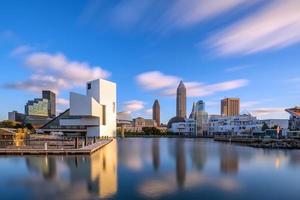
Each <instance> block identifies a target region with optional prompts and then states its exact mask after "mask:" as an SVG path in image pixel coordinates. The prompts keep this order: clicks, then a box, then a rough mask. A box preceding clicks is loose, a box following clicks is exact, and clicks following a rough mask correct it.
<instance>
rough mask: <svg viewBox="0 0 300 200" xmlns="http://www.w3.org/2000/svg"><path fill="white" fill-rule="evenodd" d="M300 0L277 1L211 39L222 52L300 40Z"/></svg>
mask: <svg viewBox="0 0 300 200" xmlns="http://www.w3.org/2000/svg"><path fill="white" fill-rule="evenodd" d="M299 10H300V1H298V0H285V1H282V0H273V1H269V2H268V4H267V5H266V6H263V7H262V8H261V9H260V10H259V11H257V12H255V13H254V14H251V15H250V16H248V17H247V18H245V19H243V20H241V21H239V22H237V23H235V24H233V25H232V26H230V27H228V28H227V29H226V30H224V31H222V32H219V33H218V34H216V35H214V36H213V37H211V38H210V39H209V43H210V44H211V46H212V47H213V48H214V49H215V50H216V52H217V53H218V54H219V55H230V54H252V53H256V52H260V51H266V50H273V49H280V48H284V47H287V46H290V45H293V44H296V43H299V42H300V12H299Z"/></svg>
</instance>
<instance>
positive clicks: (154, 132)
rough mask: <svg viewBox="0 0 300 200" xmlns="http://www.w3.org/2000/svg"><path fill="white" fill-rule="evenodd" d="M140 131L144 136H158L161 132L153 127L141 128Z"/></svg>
mask: <svg viewBox="0 0 300 200" xmlns="http://www.w3.org/2000/svg"><path fill="white" fill-rule="evenodd" d="M142 130H143V132H144V133H145V134H146V135H160V134H161V131H160V130H159V129H157V128H155V127H143V128H142Z"/></svg>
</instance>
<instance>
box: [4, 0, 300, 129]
mask: <svg viewBox="0 0 300 200" xmlns="http://www.w3.org/2000/svg"><path fill="white" fill-rule="evenodd" d="M95 2H96V1H88V2H84V1H78V2H75V3H72V7H71V8H70V7H69V5H70V2H68V1H65V2H61V3H60V4H59V5H60V6H59V8H58V7H57V4H58V1H48V2H43V3H41V2H38V1H31V3H21V2H14V1H10V2H4V3H2V6H1V8H0V11H1V12H0V17H1V18H2V19H6V20H1V22H0V27H1V29H0V44H1V54H0V66H1V67H2V69H3V70H4V72H5V73H2V75H1V79H0V86H1V87H0V92H1V93H2V94H3V95H2V96H1V97H2V98H1V104H0V109H1V113H0V119H1V120H3V119H6V118H7V113H8V112H9V111H12V110H17V111H19V112H23V106H24V104H25V103H26V102H27V100H28V99H33V98H34V97H36V96H37V94H39V93H40V92H41V91H42V90H53V91H54V92H55V93H57V103H58V108H57V110H58V111H59V112H62V111H64V110H65V109H66V108H68V105H67V103H68V93H69V91H76V92H83V91H84V90H85V88H83V87H81V85H82V83H85V82H87V81H90V80H93V79H95V78H106V79H108V80H110V81H114V82H116V83H117V85H118V88H119V90H118V99H119V102H118V106H117V107H118V111H128V112H131V114H132V115H133V117H136V116H146V117H149V118H150V117H151V115H152V113H151V110H152V109H151V107H152V103H153V100H154V99H159V100H160V107H161V121H162V122H164V123H165V122H167V121H168V119H170V118H171V117H172V116H174V115H175V113H176V110H175V107H176V105H175V104H176V102H175V94H176V87H177V85H178V83H179V82H180V80H183V82H184V83H185V85H186V87H187V113H190V111H191V108H192V102H196V101H198V100H203V101H204V102H206V107H207V109H206V110H207V112H208V113H209V114H219V113H220V106H219V104H220V100H221V99H223V98H224V97H238V98H240V99H241V111H242V112H243V111H244V110H247V111H249V112H251V113H252V114H254V115H256V116H258V117H259V118H285V119H287V118H288V113H287V112H285V111H284V109H285V108H290V107H294V106H296V105H299V99H300V98H299V97H300V93H299V92H298V91H299V83H300V77H299V75H297V74H300V68H299V66H298V65H299V63H298V62H297V61H298V60H297V59H298V58H297V56H298V55H299V50H300V46H299V41H300V40H299V38H300V37H299V36H300V33H299V31H297V30H300V28H299V25H298V24H299V22H300V17H299V14H298V10H297V8H299V6H300V5H299V2H297V1H292V0H289V1H286V2H285V3H284V4H283V3H282V2H280V1H269V2H268V3H262V2H260V1H258V2H255V3H248V2H247V3H245V2H244V4H243V5H242V3H241V2H243V1H241V2H239V1H224V3H223V4H222V5H221V6H220V7H217V6H216V5H214V4H213V3H211V4H209V3H207V2H206V1H204V0H201V2H206V5H207V6H205V7H196V6H194V5H195V4H196V1H191V2H190V4H188V5H183V4H182V1H174V2H171V1H170V2H169V1H167V2H163V3H160V4H161V5H160V9H157V10H156V11H155V12H153V13H152V14H149V13H150V12H151V10H153V9H152V8H153V7H154V8H155V6H156V5H155V4H154V3H153V1H133V0H132V1H128V2H127V1H126V2H116V3H115V4H113V3H111V2H109V1H101V2H102V3H101V6H100V5H96V3H95ZM18 4H22V6H21V5H20V7H22V9H16V7H15V6H16V5H18ZM186 7H188V8H193V7H194V8H195V9H192V10H191V12H189V13H185V12H184V9H185V8H186ZM91 8H94V9H91ZM128 9H129V10H128ZM37 10H39V12H37ZM66 10H68V12H65V11H66ZM232 10H235V11H237V12H231V11H232ZM102 11H104V12H102ZM54 13H55V14H54ZM126 13H127V14H126ZM128 13H135V14H132V15H129V14H128ZM176 13H178V15H177V14H176ZM274 14H276V16H278V17H279V18H282V19H283V20H282V22H281V23H279V22H278V21H276V19H275V18H272V17H271V16H272V15H274ZM19 16H22V20H19V19H20V18H19ZM146 16H147V17H146ZM280 16H282V17H280ZM283 16H284V17H283ZM157 17H161V20H160V21H161V22H160V23H156V20H155V19H156V18H157ZM37 19H39V20H37ZM260 21H262V22H265V23H267V22H269V23H268V24H271V25H272V26H270V29H269V30H265V29H264V28H263V27H262V26H261V24H260ZM104 22H105V25H104V24H103V23H104ZM106 22H107V23H106ZM171 22H172V23H171ZM28 24H30V26H28ZM120 24H122V25H120ZM249 27H255V28H256V30H258V31H257V33H256V34H255V35H247V34H246V32H247V30H249ZM58 30H59V31H58ZM291 30H292V32H293V34H294V35H290V34H289V33H290V32H291ZM233 33H236V34H233ZM278 33H280V36H281V38H280V40H279V39H278V38H277V35H278ZM266 38H267V39H266ZM229 44H234V45H229ZM237 44H239V45H237Z"/></svg>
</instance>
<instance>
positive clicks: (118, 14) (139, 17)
mask: <svg viewBox="0 0 300 200" xmlns="http://www.w3.org/2000/svg"><path fill="white" fill-rule="evenodd" d="M257 1H258V0H253V1H247V0H222V1H221V0H219V1H217V0H215V1H211V0H189V1H186V0H172V1H153V0H127V1H119V2H117V3H116V4H115V5H110V4H106V2H108V0H106V1H105V0H103V1H96V0H93V1H89V2H88V3H87V6H86V7H85V8H84V11H83V13H82V14H81V15H80V17H79V20H80V21H81V22H82V21H84V22H88V21H98V23H100V22H102V20H104V19H105V20H106V22H108V23H111V24H109V25H114V26H118V27H126V28H133V27H134V28H135V30H137V28H142V29H145V30H147V31H148V30H149V29H151V30H152V31H155V32H160V31H166V30H178V29H184V28H186V27H190V26H194V25H197V24H199V23H200V22H202V21H204V20H206V19H212V18H214V17H217V16H221V15H223V14H226V13H229V12H230V11H231V10H237V9H241V8H245V7H247V6H249V5H252V4H253V3H255V2H257ZM103 7H105V10H104V9H103ZM95 19H96V20H95Z"/></svg>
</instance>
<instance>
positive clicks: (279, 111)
mask: <svg viewBox="0 0 300 200" xmlns="http://www.w3.org/2000/svg"><path fill="white" fill-rule="evenodd" d="M284 109H285V108H282V107H264V108H253V109H250V110H248V112H250V113H251V114H252V115H254V116H257V117H258V118H260V119H267V118H278V119H287V118H288V116H289V115H288V113H287V112H285V111H284Z"/></svg>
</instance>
